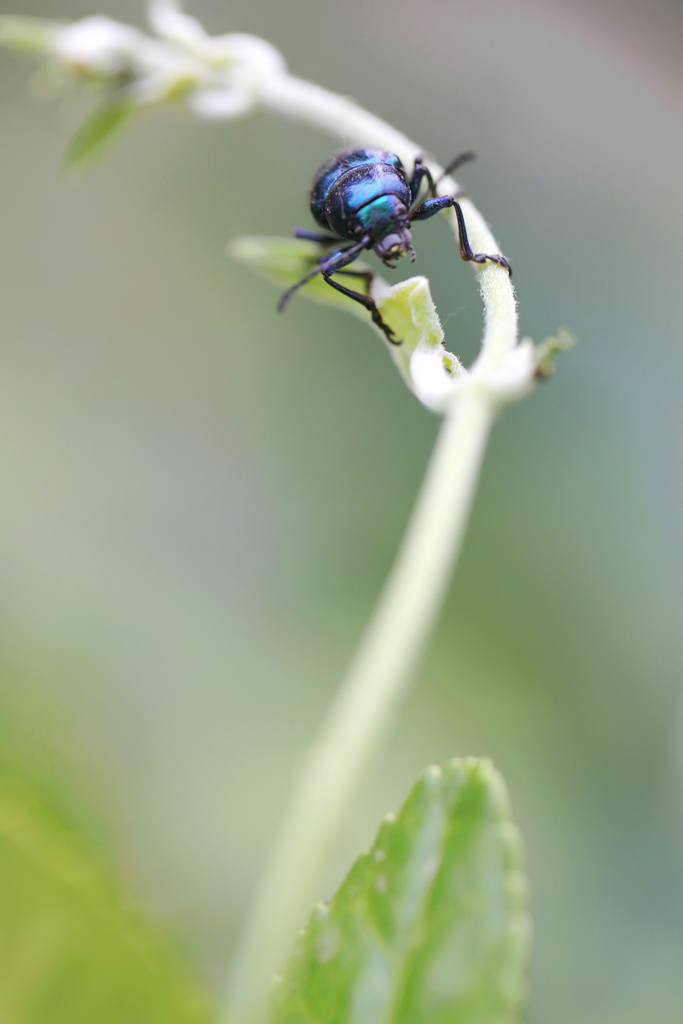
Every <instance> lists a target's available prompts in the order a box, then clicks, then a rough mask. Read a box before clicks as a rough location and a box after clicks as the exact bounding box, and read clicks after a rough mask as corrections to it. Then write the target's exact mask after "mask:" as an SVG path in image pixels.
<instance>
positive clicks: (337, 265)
mask: <svg viewBox="0 0 683 1024" xmlns="http://www.w3.org/2000/svg"><path fill="white" fill-rule="evenodd" d="M368 242H369V239H368V238H367V237H366V238H364V239H363V240H362V241H361V242H357V243H356V244H355V245H350V246H349V247H348V248H346V249H338V250H337V252H333V253H329V254H328V255H327V256H321V257H320V259H319V260H318V263H317V265H316V266H315V267H314V268H313V270H311V271H310V272H309V273H308V274H306V276H305V277H302V278H301V280H300V281H297V282H296V284H293V285H292V286H291V288H288V289H287V291H286V292H283V294H282V295H281V296H280V301H279V302H278V304H277V311H278V313H283V312H284V310H285V309H286V308H287V304H288V302H289V300H290V299H291V297H292V295H294V293H295V292H296V291H298V290H299V288H301V286H302V285H304V284H308V282H309V281H312V280H313V278H314V277H315V276H316V274H322V275H323V277H325V278H326V275H327V274H333V273H334V272H335V270H338V269H341V268H342V267H345V266H346V265H347V264H348V263H353V261H354V260H355V259H356V258H357V257H358V256H359V254H360V253H361V252H362V251H363V249H365V248H366V247H367V244H368ZM326 279H327V278H326ZM328 284H329V282H328Z"/></svg>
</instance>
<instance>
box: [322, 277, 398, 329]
mask: <svg viewBox="0 0 683 1024" xmlns="http://www.w3.org/2000/svg"><path fill="white" fill-rule="evenodd" d="M322 273H323V277H324V278H325V280H326V281H327V283H328V284H329V285H331V286H332V288H336V289H337V291H338V292H341V293H342V295H348V297H349V298H350V299H353V300H354V302H360V304H361V305H362V306H365V308H366V309H367V311H368V313H369V314H370V316H371V317H372V322H373V324H375V325H376V326H377V327H379V329H380V330H381V331H384V335H385V337H386V339H387V341H389V342H391V344H392V345H400V344H401V342H400V341H398V340H397V338H396V335H395V334H394V332H393V331H392V329H391V327H389V324H385V323H384V320H382V315H381V313H380V311H379V310H378V308H377V303H376V302H375V300H374V299H372V298H370V296H369V295H363V294H362V292H354V291H352V290H351V288H345V287H344V285H343V284H339V281H333V280H332V278H331V277H330V274H333V273H335V271H333V270H323V272H322Z"/></svg>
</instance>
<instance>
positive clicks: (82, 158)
mask: <svg viewBox="0 0 683 1024" xmlns="http://www.w3.org/2000/svg"><path fill="white" fill-rule="evenodd" d="M136 109H137V107H136V104H135V103H134V102H133V101H132V100H130V99H128V98H127V97H125V98H122V97H108V98H107V99H105V100H104V101H103V102H102V103H100V104H99V106H97V107H95V109H94V110H91V111H90V113H89V114H88V115H87V117H86V118H85V120H84V121H83V123H82V125H81V126H80V128H79V129H78V131H77V132H76V134H75V135H74V137H73V139H72V140H71V142H70V143H69V146H68V148H67V151H66V153H65V154H64V162H63V167H64V170H73V169H75V168H76V167H82V166H83V165H84V164H86V163H89V162H90V161H91V160H93V159H94V158H95V157H97V156H99V155H100V153H101V152H102V150H103V149H104V147H105V146H106V145H107V144H108V143H110V142H111V141H112V140H113V138H114V136H115V135H116V134H117V132H119V131H120V130H121V128H122V127H123V126H124V125H125V123H126V122H127V121H129V120H130V119H131V117H132V115H133V113H134V112H135V110H136Z"/></svg>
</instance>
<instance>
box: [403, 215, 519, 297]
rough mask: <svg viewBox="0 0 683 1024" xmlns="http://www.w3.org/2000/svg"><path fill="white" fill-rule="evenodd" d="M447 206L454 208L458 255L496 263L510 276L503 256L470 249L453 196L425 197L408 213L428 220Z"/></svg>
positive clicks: (416, 218) (472, 260)
mask: <svg viewBox="0 0 683 1024" xmlns="http://www.w3.org/2000/svg"><path fill="white" fill-rule="evenodd" d="M449 206H452V207H453V209H454V210H455V216H456V217H457V219H458V237H459V239H460V255H461V257H462V258H463V260H465V261H466V262H472V263H497V264H498V265H499V266H500V267H504V268H505V269H506V270H507V272H508V274H509V275H510V277H512V268H511V267H510V264H509V263H508V261H507V260H506V259H505V257H504V256H490V255H488V254H487V253H483V252H476V253H475V252H474V251H473V250H472V247H471V245H470V242H469V239H468V237H467V228H466V227H465V218H464V216H463V212H462V208H461V206H460V203H459V202H458V201H457V199H456V198H455V196H439V197H438V199H427V200H426V201H425V202H424V203H422V205H421V206H418V207H417V209H416V210H413V212H412V213H410V214H409V217H410V219H411V221H413V220H428V219H429V217H433V216H434V214H435V213H439V211H440V210H447V209H448V207H449Z"/></svg>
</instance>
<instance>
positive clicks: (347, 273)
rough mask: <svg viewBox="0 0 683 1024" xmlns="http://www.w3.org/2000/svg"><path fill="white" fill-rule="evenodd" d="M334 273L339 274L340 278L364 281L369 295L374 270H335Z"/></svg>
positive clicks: (373, 278)
mask: <svg viewBox="0 0 683 1024" xmlns="http://www.w3.org/2000/svg"><path fill="white" fill-rule="evenodd" d="M335 273H337V274H340V275H341V276H342V277H361V278H362V279H363V280H364V281H365V287H366V288H367V290H368V295H369V294H370V289H371V287H372V282H373V281H374V280H375V272H374V270H337V271H335Z"/></svg>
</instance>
